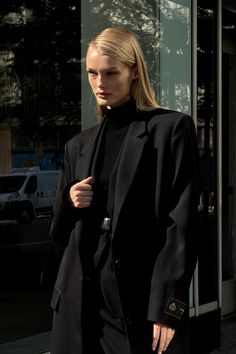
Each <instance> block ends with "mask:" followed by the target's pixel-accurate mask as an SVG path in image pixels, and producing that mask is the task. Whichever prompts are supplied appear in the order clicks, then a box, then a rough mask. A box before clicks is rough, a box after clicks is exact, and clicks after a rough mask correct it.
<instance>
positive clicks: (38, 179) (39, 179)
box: [0, 167, 60, 223]
mask: <svg viewBox="0 0 236 354" xmlns="http://www.w3.org/2000/svg"><path fill="white" fill-rule="evenodd" d="M59 175H60V171H40V169H39V168H38V167H31V168H22V169H14V170H12V173H9V174H4V175H0V219H2V220H3V219H4V220H5V219H16V220H17V221H18V222H19V223H29V222H31V221H32V219H33V217H34V216H36V215H37V214H39V213H42V212H43V213H45V211H46V212H50V211H51V210H52V207H53V203H54V199H55V195H56V189H57V183H58V178H59Z"/></svg>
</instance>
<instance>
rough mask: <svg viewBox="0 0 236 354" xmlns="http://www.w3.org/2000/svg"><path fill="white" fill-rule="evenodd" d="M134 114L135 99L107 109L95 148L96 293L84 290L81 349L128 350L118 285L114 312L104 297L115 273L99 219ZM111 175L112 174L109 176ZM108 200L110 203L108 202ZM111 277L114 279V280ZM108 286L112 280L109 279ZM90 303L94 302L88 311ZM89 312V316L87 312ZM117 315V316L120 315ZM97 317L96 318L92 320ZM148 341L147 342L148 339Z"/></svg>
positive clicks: (105, 213) (107, 213) (107, 209)
mask: <svg viewBox="0 0 236 354" xmlns="http://www.w3.org/2000/svg"><path fill="white" fill-rule="evenodd" d="M135 114H136V108H135V103H134V101H133V100H131V101H129V102H128V103H126V104H124V105H122V106H120V107H117V108H113V109H107V114H106V117H105V122H104V125H105V127H104V132H103V134H102V137H101V144H100V148H99V150H98V151H95V156H97V158H96V159H95V162H94V164H95V166H94V170H95V183H94V193H95V194H96V196H95V202H94V203H93V204H95V205H93V207H94V208H95V210H96V217H98V220H99V222H98V223H97V226H98V228H97V230H96V231H95V230H93V235H94V234H97V235H99V239H97V238H96V237H94V238H93V240H90V241H92V242H94V245H95V247H93V248H92V249H94V248H96V252H95V254H94V256H93V257H91V260H93V266H94V271H93V273H92V274H90V275H89V280H90V287H89V290H90V291H91V295H92V294H94V295H95V297H94V298H93V300H92V301H91V296H89V295H88V294H86V297H87V298H88V300H89V301H88V303H87V311H85V319H84V322H85V328H84V337H85V338H86V336H87V335H88V337H87V339H86V340H84V353H87V354H91V353H96V354H99V353H105V354H120V353H122V354H129V352H130V351H129V350H130V349H129V342H128V338H127V334H126V330H125V326H124V323H123V321H122V320H121V315H122V313H121V306H120V304H119V296H118V291H117V288H116V286H115V284H114V286H113V292H114V293H113V298H114V299H116V300H115V301H116V307H117V305H118V307H119V309H118V311H117V310H116V311H115V312H114V306H112V307H110V306H109V303H106V299H104V295H103V294H104V293H106V290H105V289H103V286H102V284H103V283H104V282H105V283H106V278H107V277H109V278H110V279H111V278H113V277H114V274H113V272H114V270H113V266H112V257H111V248H110V247H111V242H110V236H111V235H110V230H104V231H103V233H102V234H100V233H101V226H102V220H103V219H104V218H105V217H106V218H109V219H111V218H112V210H113V196H112V195H111V194H110V192H111V193H112V190H113V186H112V181H113V183H114V180H115V179H116V168H115V167H116V165H117V164H118V163H119V155H120V152H121V149H122V144H123V141H124V138H125V135H126V132H127V130H128V127H129V125H130V123H131V122H132V119H134V117H135ZM111 176H112V177H113V178H111ZM108 200H109V203H108ZM90 252H91V243H90V244H89V245H88V249H87V251H84V253H85V254H86V255H88V254H89V253H90ZM113 281H114V280H113ZM108 284H109V287H110V286H111V282H110V281H109V282H108ZM91 304H93V305H94V309H93V311H91V308H90V307H91ZM89 313H90V314H91V317H90V316H88V314H89ZM119 316H120V317H119ZM95 318H96V320H95ZM91 333H93V336H94V337H93V341H91ZM149 344H150V343H149Z"/></svg>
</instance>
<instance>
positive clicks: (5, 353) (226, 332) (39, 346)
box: [0, 313, 236, 354]
mask: <svg viewBox="0 0 236 354" xmlns="http://www.w3.org/2000/svg"><path fill="white" fill-rule="evenodd" d="M50 335H51V333H50V332H45V333H41V334H38V335H35V336H32V337H28V338H24V339H19V340H17V341H15V342H12V343H5V344H2V345H0V353H1V354H50V353H49V352H48V351H47V350H48V348H49V343H50ZM210 354H236V313H235V314H234V315H231V316H229V317H226V318H223V319H222V326H221V347H220V348H219V350H217V349H216V350H214V351H213V352H211V353H210Z"/></svg>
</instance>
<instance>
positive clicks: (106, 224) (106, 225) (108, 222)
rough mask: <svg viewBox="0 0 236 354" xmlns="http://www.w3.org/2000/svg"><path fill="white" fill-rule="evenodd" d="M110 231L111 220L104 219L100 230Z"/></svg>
mask: <svg viewBox="0 0 236 354" xmlns="http://www.w3.org/2000/svg"><path fill="white" fill-rule="evenodd" d="M110 229H111V219H110V218H104V219H103V222H102V230H105V231H110Z"/></svg>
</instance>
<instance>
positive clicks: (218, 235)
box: [216, 0, 223, 308]
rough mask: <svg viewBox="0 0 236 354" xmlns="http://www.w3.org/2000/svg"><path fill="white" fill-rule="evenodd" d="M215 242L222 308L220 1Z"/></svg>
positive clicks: (219, 5)
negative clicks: (216, 245) (216, 243)
mask: <svg viewBox="0 0 236 354" xmlns="http://www.w3.org/2000/svg"><path fill="white" fill-rule="evenodd" d="M216 104H217V107H216V108H217V118H216V119H217V121H216V129H217V139H216V154H217V155H216V156H217V179H216V181H217V187H216V188H217V190H216V192H217V214H216V215H217V240H218V301H219V307H220V308H222V144H223V141H222V0H218V1H217V103H216Z"/></svg>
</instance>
